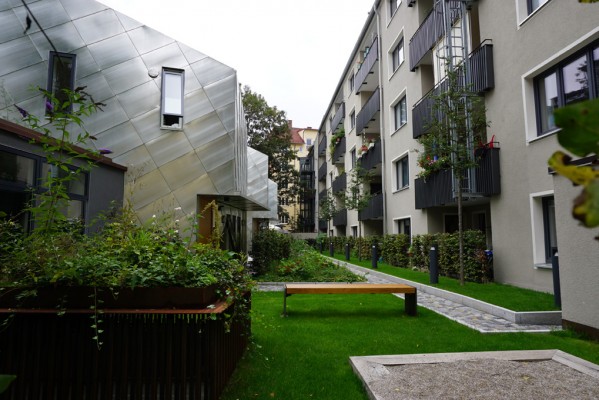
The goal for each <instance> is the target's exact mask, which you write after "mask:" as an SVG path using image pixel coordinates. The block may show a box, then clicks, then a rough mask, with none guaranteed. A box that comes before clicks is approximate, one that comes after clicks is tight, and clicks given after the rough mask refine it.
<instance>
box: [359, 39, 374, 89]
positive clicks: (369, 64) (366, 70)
mask: <svg viewBox="0 0 599 400" xmlns="http://www.w3.org/2000/svg"><path fill="white" fill-rule="evenodd" d="M378 59H379V41H378V37H375V38H374V40H373V41H372V44H371V45H370V48H369V50H368V54H367V55H366V58H365V59H364V62H363V63H362V65H361V66H360V69H359V70H358V72H356V78H355V86H356V94H358V93H360V88H361V87H362V85H363V84H364V83H365V82H366V79H368V75H369V74H370V73H371V72H372V69H373V68H374V65H375V64H376V62H377V61H378Z"/></svg>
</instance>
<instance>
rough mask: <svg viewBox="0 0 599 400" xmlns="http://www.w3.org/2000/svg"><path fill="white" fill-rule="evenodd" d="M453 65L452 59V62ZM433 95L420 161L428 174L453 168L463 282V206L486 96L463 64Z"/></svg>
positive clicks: (482, 134)
mask: <svg viewBox="0 0 599 400" xmlns="http://www.w3.org/2000/svg"><path fill="white" fill-rule="evenodd" d="M448 65H450V63H448ZM439 88H440V90H439V92H438V94H437V95H434V96H433V106H432V111H433V112H432V115H431V119H430V122H429V124H428V125H427V132H426V133H425V134H424V135H422V136H420V138H418V142H419V143H420V144H421V145H422V147H423V151H421V153H420V155H419V157H418V165H419V166H420V167H421V168H423V172H422V173H421V176H423V177H425V179H426V176H427V175H428V174H430V173H434V172H436V171H438V170H440V169H450V170H451V171H452V187H453V195H454V198H456V199H457V209H458V232H459V260H460V284H461V285H463V284H464V237H463V224H462V219H463V216H462V214H463V206H462V200H463V195H464V191H465V190H473V189H474V188H473V187H472V182H473V175H474V167H476V165H477V162H476V158H475V154H474V143H477V142H478V143H483V138H484V137H485V131H486V127H487V126H488V122H487V120H486V110H485V106H484V101H483V98H482V97H480V96H479V95H478V94H477V93H474V92H473V91H471V90H470V88H469V86H468V84H467V83H466V82H465V79H464V73H463V69H462V67H457V68H451V67H448V68H447V70H446V79H445V81H444V82H443V83H441V85H440V86H439Z"/></svg>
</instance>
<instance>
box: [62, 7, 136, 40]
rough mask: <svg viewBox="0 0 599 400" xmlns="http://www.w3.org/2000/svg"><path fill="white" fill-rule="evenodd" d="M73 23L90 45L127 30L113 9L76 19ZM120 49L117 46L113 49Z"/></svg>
mask: <svg viewBox="0 0 599 400" xmlns="http://www.w3.org/2000/svg"><path fill="white" fill-rule="evenodd" d="M73 23H74V24H75V26H76V27H77V30H78V31H79V34H80V35H81V37H82V38H83V40H84V41H85V43H87V44H88V45H90V44H92V43H96V42H99V41H101V40H105V39H108V38H111V37H113V36H116V35H118V34H121V33H124V32H125V29H124V28H123V25H121V21H120V20H119V19H118V18H117V16H116V14H115V12H114V11H113V10H111V9H107V10H104V11H100V12H98V13H95V14H91V15H88V16H86V17H83V18H79V19H76V20H75V21H73ZM118 49H119V48H118V47H115V48H114V49H113V50H118Z"/></svg>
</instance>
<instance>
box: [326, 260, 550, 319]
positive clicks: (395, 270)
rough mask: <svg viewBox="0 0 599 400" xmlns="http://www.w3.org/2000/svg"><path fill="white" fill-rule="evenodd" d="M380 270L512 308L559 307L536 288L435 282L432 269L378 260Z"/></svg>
mask: <svg viewBox="0 0 599 400" xmlns="http://www.w3.org/2000/svg"><path fill="white" fill-rule="evenodd" d="M335 258H336V259H337V260H341V261H345V256H344V255H341V254H336V255H335ZM349 262H350V263H352V264H355V265H359V266H361V267H366V268H371V266H372V264H371V260H370V259H368V260H362V261H358V259H357V258H354V257H352V258H351V259H350V261H349ZM377 271H380V272H384V273H385V274H389V275H393V276H397V277H399V278H403V279H408V280H411V281H413V282H418V283H423V284H425V285H430V286H434V287H437V288H439V289H443V290H447V291H450V292H454V293H459V294H463V295H465V296H468V297H472V298H474V299H478V300H482V301H485V302H487V303H491V304H495V305H497V306H500V307H504V308H507V309H509V310H512V311H552V310H559V308H557V307H556V306H555V302H554V299H553V295H552V294H549V293H543V292H536V291H534V290H529V289H523V288H518V287H515V286H510V285H502V284H500V283H474V282H466V283H465V285H464V286H460V283H459V281H458V280H456V279H452V278H447V277H444V276H440V277H439V283H438V284H436V285H431V284H430V283H429V282H430V281H429V274H428V272H421V271H412V270H411V269H408V268H400V267H393V266H391V265H389V264H385V263H382V262H379V263H378V269H377Z"/></svg>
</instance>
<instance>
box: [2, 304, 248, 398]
mask: <svg viewBox="0 0 599 400" xmlns="http://www.w3.org/2000/svg"><path fill="white" fill-rule="evenodd" d="M247 301H250V299H249V294H248V298H247ZM231 307H234V305H233V306H231ZM225 309H226V307H220V308H219V307H217V308H216V309H213V310H206V309H204V310H164V311H161V310H143V311H140V310H110V311H107V312H106V313H105V314H101V319H102V320H103V322H102V323H101V326H100V328H101V329H103V330H104V332H103V333H101V336H100V339H101V341H102V342H103V345H102V348H101V350H98V348H97V345H96V343H95V342H94V341H93V340H92V337H93V330H92V329H91V325H92V324H93V320H92V318H91V317H92V315H93V314H90V311H88V310H80V312H76V311H74V312H67V314H66V315H64V316H58V315H57V314H56V311H55V310H54V311H53V310H30V311H29V312H17V313H15V314H14V317H13V320H12V321H11V322H10V324H9V325H8V327H7V329H6V330H5V331H3V332H2V333H0V372H1V373H3V374H14V375H17V379H16V380H15V381H14V382H13V383H12V384H11V386H10V388H9V390H8V391H7V392H6V393H4V394H2V395H0V399H10V400H41V399H44V400H92V399H93V400H108V399H111V400H121V399H122V400H183V399H185V400H187V399H189V400H204V399H205V400H216V399H218V397H219V396H220V394H221V393H222V391H223V390H224V388H225V386H226V384H227V382H228V380H229V378H230V376H231V375H232V373H233V371H234V370H235V367H236V365H237V362H238V361H239V359H240V358H241V356H242V355H243V353H244V351H245V349H246V347H247V344H248V339H249V335H250V324H249V321H243V322H239V321H238V322H233V323H232V324H231V327H230V331H229V332H227V331H226V327H225V321H224V318H223V316H222V314H223V312H224V311H225ZM226 311H227V312H231V311H232V310H231V309H226ZM1 312H2V314H0V318H4V317H7V316H8V311H7V310H6V309H4V310H2V311H1Z"/></svg>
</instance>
